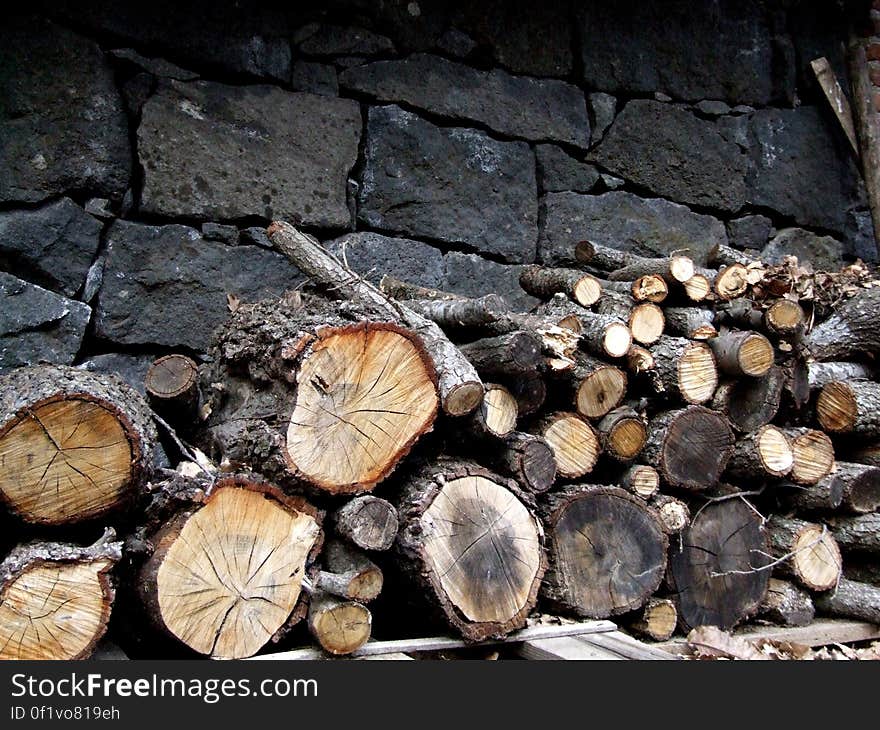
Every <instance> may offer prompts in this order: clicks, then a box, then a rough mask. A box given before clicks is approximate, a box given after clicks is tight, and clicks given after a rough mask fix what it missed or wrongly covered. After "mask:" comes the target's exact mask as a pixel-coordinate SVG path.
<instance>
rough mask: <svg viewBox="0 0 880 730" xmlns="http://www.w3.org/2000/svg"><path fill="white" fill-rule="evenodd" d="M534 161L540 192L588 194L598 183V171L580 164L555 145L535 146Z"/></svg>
mask: <svg viewBox="0 0 880 730" xmlns="http://www.w3.org/2000/svg"><path fill="white" fill-rule="evenodd" d="M535 159H536V163H537V165H538V188H539V190H540V191H541V192H558V191H561V190H573V191H574V192H576V193H588V192H590V190H592V189H593V188H594V187H595V186H596V183H597V182H599V179H600V175H599V171H598V170H597V169H596V168H595V167H593V166H592V165H588V164H586V163H583V162H580V161H579V160H577V159H575V158H574V157H572V156H571V155H569V154H568V153H567V152H565V150H562V149H560V148H559V147H557V146H555V145H552V144H540V145H537V146H536V147H535Z"/></svg>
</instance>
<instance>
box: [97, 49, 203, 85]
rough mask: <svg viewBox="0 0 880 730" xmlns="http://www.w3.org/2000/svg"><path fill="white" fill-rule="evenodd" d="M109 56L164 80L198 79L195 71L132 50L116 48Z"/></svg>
mask: <svg viewBox="0 0 880 730" xmlns="http://www.w3.org/2000/svg"><path fill="white" fill-rule="evenodd" d="M110 55H111V56H113V57H114V58H118V59H120V60H122V61H127V62H128V63H130V64H132V65H134V66H137V67H138V68H139V69H141V70H143V71H146V72H147V73H150V74H152V75H153V76H164V77H165V78H169V79H177V80H178V81H195V80H196V79H197V78H198V77H199V75H198V74H197V73H196V72H195V71H189V70H187V69H185V68H181V67H180V66H177V65H176V64H173V63H171V61H166V60H165V59H164V58H147V57H146V56H142V55H141V54H140V53H138V52H137V51H136V50H134V49H133V48H117V49H115V50H112V51H110Z"/></svg>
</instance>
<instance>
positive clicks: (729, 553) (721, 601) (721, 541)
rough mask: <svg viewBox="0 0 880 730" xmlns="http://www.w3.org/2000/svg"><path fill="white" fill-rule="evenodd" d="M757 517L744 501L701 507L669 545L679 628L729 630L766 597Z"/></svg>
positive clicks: (766, 580)
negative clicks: (678, 541)
mask: <svg viewBox="0 0 880 730" xmlns="http://www.w3.org/2000/svg"><path fill="white" fill-rule="evenodd" d="M767 547H768V546H767V540H766V536H765V534H764V529H763V527H762V524H761V518H760V517H759V516H758V515H757V514H756V512H755V511H754V509H752V508H751V507H750V506H749V505H748V504H746V502H745V501H744V500H741V499H731V500H726V501H724V502H716V503H714V504H709V505H708V506H706V507H705V508H704V509H703V510H702V511H701V512H700V513H699V514H698V515H697V516H696V517H695V519H694V521H693V522H692V524H691V526H690V527H689V528H688V529H687V530H685V531H684V533H683V534H682V541H681V546H680V547H679V545H678V543H677V541H676V542H675V543H674V544H673V547H672V550H671V551H670V555H669V568H670V570H669V577H670V583H671V588H672V589H673V590H674V591H675V595H674V600H675V603H676V606H677V607H678V616H679V623H680V624H681V625H682V627H683V629H684V630H686V631H689V630H690V629H693V628H696V627H698V626H717V627H719V628H720V629H722V630H728V629H732V628H733V627H734V626H736V625H737V624H738V623H739V622H740V621H742V620H743V619H745V618H747V617H748V616H750V615H752V614H753V613H754V612H755V611H756V610H757V609H758V606H760V605H761V603H762V601H763V600H764V597H765V596H766V594H767V587H768V584H769V580H770V571H769V570H759V568H761V567H762V566H765V565H767V564H768V563H769V559H768V558H767V557H766V555H767Z"/></svg>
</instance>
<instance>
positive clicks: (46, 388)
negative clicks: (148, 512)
mask: <svg viewBox="0 0 880 730" xmlns="http://www.w3.org/2000/svg"><path fill="white" fill-rule="evenodd" d="M156 438H157V436H156V430H155V427H154V426H153V421H152V416H151V413H150V409H149V407H148V406H147V404H146V403H145V402H144V400H143V398H142V397H141V396H140V395H139V394H138V393H137V392H135V391H134V390H133V389H132V388H130V387H129V386H128V385H126V384H125V383H123V382H122V380H120V379H119V378H117V377H116V376H113V375H100V374H97V373H90V372H87V371H85V370H79V369H77V368H72V367H64V366H50V365H46V366H37V367H29V368H20V369H17V370H12V371H9V372H8V373H6V374H4V375H2V376H0V501H2V502H4V503H5V504H6V505H7V507H8V508H9V509H10V510H11V511H12V512H14V513H15V514H16V515H18V516H19V517H20V518H21V519H23V520H25V521H26V522H30V523H36V524H44V525H63V524H70V523H74V522H80V521H83V520H87V519H93V518H97V517H101V516H103V515H106V514H109V513H112V512H113V511H115V510H118V509H120V508H122V507H123V506H124V505H125V504H126V503H127V502H128V501H129V500H130V499H131V498H132V497H133V496H134V495H136V494H137V492H138V491H139V490H140V488H141V487H142V485H143V484H144V483H145V481H146V480H147V478H148V477H149V475H150V472H151V470H152V467H153V452H154V448H155V443H156Z"/></svg>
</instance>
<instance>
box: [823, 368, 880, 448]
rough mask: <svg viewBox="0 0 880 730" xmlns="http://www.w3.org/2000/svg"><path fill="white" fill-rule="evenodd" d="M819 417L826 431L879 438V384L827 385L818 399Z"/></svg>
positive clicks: (863, 381)
mask: <svg viewBox="0 0 880 730" xmlns="http://www.w3.org/2000/svg"><path fill="white" fill-rule="evenodd" d="M816 417H817V418H818V419H819V423H820V424H821V426H822V428H824V429H825V430H826V431H832V432H833V433H853V434H858V435H859V436H867V437H868V438H880V383H872V382H870V381H868V380H850V381H834V382H831V383H828V384H827V385H826V386H825V387H823V388H822V391H821V392H820V393H819V397H818V399H817V400H816Z"/></svg>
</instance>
